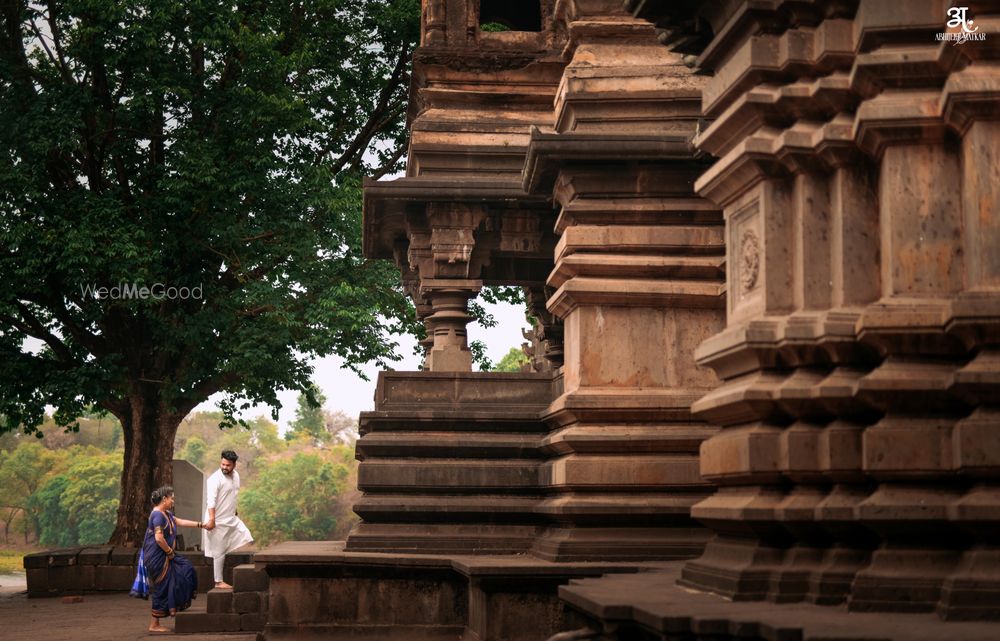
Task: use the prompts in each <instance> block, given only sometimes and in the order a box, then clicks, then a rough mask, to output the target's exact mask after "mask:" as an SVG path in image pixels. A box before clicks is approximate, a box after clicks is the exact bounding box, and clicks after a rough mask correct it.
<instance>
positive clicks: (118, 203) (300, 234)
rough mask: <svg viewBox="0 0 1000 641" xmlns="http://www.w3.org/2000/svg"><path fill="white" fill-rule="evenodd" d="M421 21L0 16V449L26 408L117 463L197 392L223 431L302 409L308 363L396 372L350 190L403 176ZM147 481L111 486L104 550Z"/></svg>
mask: <svg viewBox="0 0 1000 641" xmlns="http://www.w3.org/2000/svg"><path fill="white" fill-rule="evenodd" d="M419 15H420V3H419V1H418V0H303V1H302V2H294V3H287V2H256V3H246V2H238V1H237V0H217V1H215V2H203V1H202V0H136V1H133V2H119V1H117V0H66V1H61V2H55V1H51V0H39V1H38V2H31V3H28V2H8V3H5V4H4V8H3V10H2V11H0V26H2V28H3V32H4V34H6V35H5V37H4V38H2V39H0V248H2V249H0V281H2V282H3V284H4V286H3V288H2V290H0V363H3V367H0V415H3V416H4V421H3V423H2V426H0V431H3V430H11V429H21V430H23V431H25V432H27V433H31V432H36V431H38V430H39V427H40V426H42V424H43V423H44V422H45V420H46V416H45V411H46V407H47V406H51V407H54V408H56V409H55V413H54V415H53V417H52V419H53V424H54V425H55V426H58V427H64V426H68V427H69V428H70V429H71V430H76V429H78V427H79V425H80V423H79V421H78V418H79V417H80V416H83V415H84V414H85V413H86V412H88V411H91V410H92V409H93V408H100V409H102V410H107V411H109V412H111V413H112V414H113V415H114V416H115V417H117V418H118V420H119V421H120V422H121V425H122V427H123V428H124V436H125V438H124V445H125V449H126V452H127V454H126V456H127V458H128V459H129V460H134V458H135V457H134V456H132V454H133V452H131V449H130V448H131V443H132V441H133V440H134V439H133V437H134V435H136V434H139V433H143V434H144V436H145V437H146V438H145V441H146V442H147V443H151V444H152V445H153V446H157V445H159V443H157V440H158V439H159V438H160V435H161V434H163V435H164V436H163V438H166V439H168V440H171V441H172V435H171V433H170V430H171V429H172V428H174V427H176V426H177V424H178V423H179V422H180V420H181V419H182V418H183V417H184V416H186V415H187V414H188V412H189V411H190V410H192V409H193V408H194V407H195V406H197V405H198V404H199V403H200V402H202V401H204V400H205V399H207V398H208V397H209V396H211V395H212V394H215V393H217V392H221V393H224V394H225V397H224V400H223V401H222V404H221V407H222V409H223V413H222V415H221V418H220V421H221V423H223V424H225V425H233V424H235V423H237V422H239V423H241V424H244V423H245V421H243V420H242V419H240V418H239V415H240V412H241V411H243V410H245V409H247V408H248V407H250V406H252V405H253V404H256V403H261V404H269V405H271V406H272V407H273V408H277V407H278V405H279V403H278V397H277V393H278V391H279V390H281V389H295V390H299V391H305V390H307V389H308V386H309V381H310V375H311V373H312V371H311V370H312V368H311V366H310V365H309V362H310V361H311V360H312V359H314V358H317V357H323V356H328V355H337V356H339V357H341V358H342V359H343V360H344V362H345V363H346V364H347V366H348V367H351V368H353V369H355V371H360V370H359V368H360V366H361V364H364V363H370V362H374V363H376V364H378V365H379V366H381V367H385V366H387V365H388V364H389V363H391V362H393V361H395V360H398V359H399V358H400V356H399V354H397V351H398V343H397V340H396V337H398V336H399V335H401V334H404V333H408V332H413V331H419V327H418V326H417V324H416V320H415V315H414V310H413V307H412V304H411V303H410V301H409V300H408V299H407V298H406V296H405V295H404V293H403V291H402V287H401V283H400V276H399V273H398V271H397V270H396V269H395V267H394V266H392V265H391V264H388V263H386V262H381V261H369V260H366V259H364V258H363V256H362V255H361V249H360V247H361V224H360V219H361V181H362V176H364V175H373V176H376V177H377V176H381V175H384V174H386V173H388V172H394V171H397V170H399V169H400V168H401V166H402V162H403V161H402V158H403V154H404V152H405V149H406V129H405V110H406V90H407V87H408V84H409V71H408V69H409V61H410V54H411V52H412V50H413V48H414V46H415V43H416V42H417V40H418V37H419ZM123 287H124V289H125V291H124V292H123V291H121V289H122V288H123ZM102 288H107V291H105V290H104V289H102ZM116 288H118V291H117V292H116ZM136 408H142V410H143V412H142V414H137V413H136V412H134V411H133V410H135V409H136ZM137 416H138V418H136V417H137ZM273 416H274V418H277V409H275V410H274V413H273ZM167 449H169V443H168V444H167ZM161 451H162V448H161ZM161 458H162V457H161ZM151 465H152V464H151ZM155 474H162V470H161V469H159V468H158V467H151V468H150V469H148V470H146V469H145V468H140V467H138V466H133V467H132V468H130V469H128V470H126V471H125V476H124V482H125V483H126V484H127V486H128V487H127V488H126V490H127V491H126V492H125V495H126V496H129V497H131V499H130V501H129V502H128V503H127V504H123V505H122V514H123V516H124V517H125V519H123V521H124V520H128V521H129V522H128V523H127V524H126V525H127V528H128V530H129V533H128V534H126V533H124V532H116V536H118V540H119V541H122V542H124V541H133V540H134V535H135V534H137V533H141V528H142V525H143V524H142V523H139V519H140V515H144V514H145V505H144V504H140V503H139V500H140V497H143V496H146V495H148V492H149V491H150V490H151V489H152V487H151V485H152V484H153V483H154V478H153V477H154V476H155ZM133 484H134V485H136V487H132V485H133Z"/></svg>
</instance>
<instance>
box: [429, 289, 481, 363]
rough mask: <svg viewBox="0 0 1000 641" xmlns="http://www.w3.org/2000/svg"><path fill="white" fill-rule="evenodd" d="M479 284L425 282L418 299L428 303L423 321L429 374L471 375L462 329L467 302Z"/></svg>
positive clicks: (464, 325)
mask: <svg viewBox="0 0 1000 641" xmlns="http://www.w3.org/2000/svg"><path fill="white" fill-rule="evenodd" d="M482 287H483V282H482V281H480V280H449V279H425V280H424V281H423V282H422V283H421V286H420V295H421V296H423V297H424V298H426V299H427V300H428V301H429V302H430V307H431V315H430V316H428V317H427V323H428V331H427V333H428V335H430V336H432V337H433V342H432V344H431V348H430V351H429V353H428V355H427V369H428V370H430V371H432V372H469V371H472V352H470V351H469V340H468V337H467V335H466V325H468V323H469V320H470V319H471V318H472V316H470V315H469V311H468V309H469V301H470V300H471V299H473V298H475V297H476V295H477V294H479V290H480V289H482Z"/></svg>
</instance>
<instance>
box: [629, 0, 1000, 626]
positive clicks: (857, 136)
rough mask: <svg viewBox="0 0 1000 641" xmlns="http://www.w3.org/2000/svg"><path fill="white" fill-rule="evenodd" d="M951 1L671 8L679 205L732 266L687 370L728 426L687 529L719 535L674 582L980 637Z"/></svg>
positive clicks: (985, 359)
mask: <svg viewBox="0 0 1000 641" xmlns="http://www.w3.org/2000/svg"><path fill="white" fill-rule="evenodd" d="M631 4H632V5H633V6H634V7H635V8H636V9H637V10H638V11H640V12H645V14H646V15H648V16H649V17H650V18H651V19H653V20H654V21H660V23H661V26H662V27H663V28H664V29H665V32H666V33H667V34H668V36H669V33H670V29H671V28H675V27H676V26H677V25H679V24H682V23H683V20H681V18H683V16H678V15H676V14H674V15H671V14H670V13H669V12H668V11H667V10H666V9H664V8H663V7H662V5H658V3H653V2H645V3H643V2H634V3H631ZM963 4H967V7H966V11H967V12H968V13H967V18H969V19H973V23H971V24H970V23H967V24H966V25H965V26H964V27H963V25H962V24H960V23H956V26H953V27H947V26H946V25H945V22H946V20H947V19H948V18H949V17H950V12H949V8H950V7H951V3H948V2H943V1H936V0H915V1H913V2H905V3H900V2H882V1H879V0H862V1H861V2H857V1H853V2H848V1H841V0H837V1H820V2H810V3H801V2H791V1H776V2H770V3H751V2H706V3H702V4H701V5H699V6H697V7H696V6H694V5H693V4H691V3H687V4H686V5H685V9H683V10H685V11H687V12H688V14H689V15H688V18H692V17H694V16H695V15H697V16H698V18H699V19H700V21H701V24H703V25H707V26H708V27H709V28H710V29H708V30H710V32H711V37H710V38H709V42H708V44H707V45H706V46H705V47H704V48H703V50H702V51H701V54H700V56H699V57H698V59H697V64H698V65H699V66H700V67H701V69H702V70H703V71H704V72H711V78H710V79H709V80H708V81H707V83H706V85H705V88H704V92H703V99H702V112H703V115H704V116H705V117H706V118H710V119H712V122H711V123H710V124H708V125H707V126H706V127H704V128H703V129H702V130H701V131H700V132H699V134H698V136H697V137H696V138H695V144H696V145H697V147H698V148H699V149H700V150H702V151H704V152H706V153H708V154H711V155H713V156H715V157H717V158H718V160H717V162H716V163H715V164H714V165H713V166H712V167H711V168H710V169H708V170H707V171H706V172H704V173H703V174H702V175H701V176H700V177H699V178H698V181H697V183H696V185H695V188H696V190H697V191H698V193H699V194H701V195H702V196H704V197H706V198H708V199H710V200H711V201H713V202H714V203H716V204H718V206H720V207H721V208H722V209H723V212H724V214H725V219H726V257H727V259H726V264H727V327H726V329H725V330H724V331H722V332H720V333H718V334H716V335H715V336H714V337H712V338H711V339H709V340H708V341H706V342H705V343H703V344H702V345H701V347H699V348H698V350H697V359H698V362H699V363H700V364H702V365H705V366H709V367H712V368H713V369H714V370H715V371H716V373H717V374H718V375H719V377H720V378H721V379H722V381H723V383H722V385H720V386H719V387H718V389H717V390H715V391H713V392H711V393H709V394H707V395H706V396H705V397H704V398H702V399H701V400H699V401H698V402H697V403H696V404H695V405H694V406H693V410H694V412H695V414H696V415H697V416H699V417H701V418H702V419H704V420H706V421H708V422H711V423H716V424H719V425H721V426H722V427H723V429H722V431H721V432H719V433H718V434H716V435H714V436H713V437H711V438H710V439H709V440H708V441H706V442H705V444H704V445H703V446H702V450H701V473H702V475H703V477H704V478H705V479H707V480H709V481H711V482H713V483H715V484H716V485H718V486H719V491H718V492H717V493H716V494H715V495H714V496H712V497H711V498H708V499H706V500H705V501H703V502H701V503H699V504H697V505H695V506H694V508H693V509H692V514H693V516H694V517H695V518H697V519H699V520H701V521H702V522H703V523H705V524H707V525H709V526H710V527H711V528H712V529H713V530H715V532H716V538H715V539H714V540H713V541H712V542H711V543H710V544H709V545H708V548H707V550H706V553H705V555H704V556H703V557H702V558H701V559H699V560H697V561H694V562H691V563H689V564H688V565H687V566H686V567H685V569H684V573H683V577H682V582H683V583H684V584H685V585H688V586H692V587H697V588H701V589H707V590H712V591H716V592H719V593H722V594H725V595H727V596H730V597H732V598H734V599H761V598H767V599H771V600H775V601H796V600H803V599H805V600H811V601H814V602H817V603H838V602H845V601H846V602H847V603H848V606H849V607H850V609H852V610H877V611H884V610H893V611H934V610H936V611H937V612H939V613H940V614H941V616H943V617H946V618H949V619H951V618H997V617H1000V579H998V577H1000V551H998V550H997V548H996V532H997V528H996V523H997V522H998V521H1000V489H998V486H997V485H996V482H995V479H996V478H997V476H998V474H1000V440H998V439H997V438H996V434H997V433H998V432H997V427H998V425H1000V410H998V405H997V404H998V402H1000V357H998V354H1000V352H998V347H1000V258H998V256H1000V252H998V248H1000V215H998V211H1000V191H998V188H997V185H998V184H1000V181H998V179H1000V173H998V172H1000V169H998V167H1000V163H998V158H1000V122H998V120H997V118H998V117H1000V67H998V63H997V60H998V59H1000V13H997V10H998V7H997V5H996V4H995V3H988V2H969V3H963ZM765 5H766V6H765ZM973 27H974V30H976V31H977V32H978V34H979V35H980V36H981V37H982V38H984V40H975V41H969V42H965V43H962V44H955V43H954V42H949V41H942V40H941V39H940V37H939V36H938V35H937V34H938V33H949V32H950V33H952V34H956V33H957V32H961V31H962V30H963V28H968V29H970V30H972V29H973ZM667 39H668V40H669V37H668V38H667Z"/></svg>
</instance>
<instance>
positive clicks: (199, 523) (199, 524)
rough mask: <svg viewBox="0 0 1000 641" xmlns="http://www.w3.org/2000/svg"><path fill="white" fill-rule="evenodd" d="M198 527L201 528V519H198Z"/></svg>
mask: <svg viewBox="0 0 1000 641" xmlns="http://www.w3.org/2000/svg"><path fill="white" fill-rule="evenodd" d="M198 529H199V530H200V529H201V521H198Z"/></svg>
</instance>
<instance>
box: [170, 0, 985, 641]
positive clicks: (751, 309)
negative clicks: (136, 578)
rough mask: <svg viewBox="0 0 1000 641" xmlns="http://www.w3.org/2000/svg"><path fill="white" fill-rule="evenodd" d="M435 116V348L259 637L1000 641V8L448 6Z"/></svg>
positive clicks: (282, 554)
mask: <svg viewBox="0 0 1000 641" xmlns="http://www.w3.org/2000/svg"><path fill="white" fill-rule="evenodd" d="M488 23H499V24H501V25H503V26H504V27H505V28H506V30H501V31H493V30H486V29H482V28H480V25H484V24H488ZM409 126H410V131H411V134H412V138H411V144H410V149H409V163H408V170H407V175H406V176H405V177H404V178H400V179H397V180H391V181H385V182H370V183H368V185H367V188H366V194H365V212H364V224H365V230H364V232H365V252H366V254H367V256H369V257H371V258H381V259H388V260H392V261H395V264H396V265H397V266H398V268H399V270H400V271H401V273H402V275H403V279H404V283H405V286H406V288H407V291H408V293H409V294H410V295H411V296H412V298H413V300H414V302H415V304H416V308H417V312H418V315H419V316H420V318H421V319H422V320H423V322H424V323H425V325H426V327H427V339H426V342H425V344H424V347H425V349H426V361H425V368H424V370H422V371H418V372H384V373H383V374H382V375H381V376H380V377H379V380H378V387H377V392H376V399H375V400H376V404H375V410H374V411H372V412H369V413H366V414H364V415H363V416H362V432H363V438H362V439H361V440H360V442H359V444H358V456H359V458H360V459H361V467H360V473H359V485H360V489H361V490H362V491H363V493H364V494H363V498H361V499H360V502H359V503H358V504H357V505H356V507H355V509H356V511H357V513H358V514H359V515H360V516H361V518H362V522H361V523H360V525H359V526H358V527H357V529H356V530H355V531H354V532H353V533H352V534H351V535H350V537H349V538H348V539H347V541H346V542H336V543H335V542H329V543H287V544H283V545H280V546H277V547H274V548H271V549H269V550H265V551H263V552H260V553H258V554H257V556H256V559H255V562H256V564H257V568H258V571H260V570H261V569H263V570H265V571H266V574H267V580H268V582H269V585H268V586H267V594H266V598H263V603H264V604H265V607H266V617H264V618H263V619H262V623H263V624H264V629H263V633H262V634H263V638H265V639H267V640H279V639H459V638H461V639H464V640H467V641H542V640H544V639H548V638H550V637H552V638H553V639H556V640H559V641H566V640H569V639H603V640H608V641H611V640H614V641H633V640H654V639H663V640H665V639H670V640H676V641H709V640H711V641H725V640H729V639H742V640H749V641H756V640H765V639H766V640H768V641H782V640H788V641H799V640H801V641H805V640H808V639H814V640H817V641H818V640H821V639H822V640H825V641H834V640H838V641H850V640H874V639H885V640H890V639H891V640H893V641H910V640H917V639H927V640H935V641H938V640H960V641H961V640H969V641H978V640H982V641H987V640H991V641H995V640H996V639H1000V3H997V2H987V1H978V0H965V2H964V3H963V4H961V5H959V4H958V3H952V2H946V1H944V0H707V1H704V2H696V1H692V0H658V1H657V0H628V1H626V2H625V3H624V4H623V3H622V0H524V1H512V0H481V1H480V0H424V2H423V14H422V43H421V46H420V47H419V48H418V49H417V51H416V53H415V56H414V64H413V75H412V88H411V94H410V111H409ZM492 285H513V286H519V287H522V288H524V290H525V291H526V292H527V297H528V300H529V307H530V311H531V315H532V316H533V318H534V319H536V325H535V327H534V330H533V332H532V334H531V336H530V339H531V345H530V352H531V365H530V371H525V372H522V373H513V374H511V373H488V372H487V373H483V372H472V371H471V369H472V367H471V356H470V352H469V347H468V344H467V339H466V325H467V323H468V322H469V319H470V316H469V313H468V311H467V304H468V302H469V301H470V300H471V299H473V298H475V297H476V295H477V293H478V292H479V291H480V290H481V288H483V287H485V286H492ZM237 582H239V579H237ZM237 590H238V591H239V585H237ZM237 596H238V595H237ZM265 621H266V622H265ZM178 625H179V626H180V625H181V623H179V624H178ZM179 629H180V628H179ZM553 635H557V636H553Z"/></svg>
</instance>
